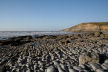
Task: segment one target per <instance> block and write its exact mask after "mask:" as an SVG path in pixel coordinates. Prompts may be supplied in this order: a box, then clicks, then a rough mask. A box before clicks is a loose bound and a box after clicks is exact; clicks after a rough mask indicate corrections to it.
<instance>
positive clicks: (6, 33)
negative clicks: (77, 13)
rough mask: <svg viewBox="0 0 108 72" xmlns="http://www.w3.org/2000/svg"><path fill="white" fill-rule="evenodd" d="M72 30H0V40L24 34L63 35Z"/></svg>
mask: <svg viewBox="0 0 108 72" xmlns="http://www.w3.org/2000/svg"><path fill="white" fill-rule="evenodd" d="M70 33H73V32H59V31H0V40H6V39H8V38H10V37H18V36H26V35H31V36H34V35H39V36H41V35H63V34H70Z"/></svg>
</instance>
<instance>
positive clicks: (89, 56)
mask: <svg viewBox="0 0 108 72" xmlns="http://www.w3.org/2000/svg"><path fill="white" fill-rule="evenodd" d="M98 62H99V55H98V54H96V53H83V54H82V55H80V57H79V64H86V63H88V64H90V63H98Z"/></svg>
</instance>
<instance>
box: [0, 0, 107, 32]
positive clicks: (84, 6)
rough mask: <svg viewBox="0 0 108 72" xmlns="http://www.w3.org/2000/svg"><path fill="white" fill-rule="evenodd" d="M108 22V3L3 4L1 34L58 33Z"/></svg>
mask: <svg viewBox="0 0 108 72" xmlns="http://www.w3.org/2000/svg"><path fill="white" fill-rule="evenodd" d="M83 22H108V0H0V31H59V30H62V29H65V28H68V27H71V26H74V25H77V24H80V23H83Z"/></svg>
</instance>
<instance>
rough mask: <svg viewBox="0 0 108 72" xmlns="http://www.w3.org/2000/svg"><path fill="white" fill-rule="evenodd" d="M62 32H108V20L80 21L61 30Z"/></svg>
mask: <svg viewBox="0 0 108 72" xmlns="http://www.w3.org/2000/svg"><path fill="white" fill-rule="evenodd" d="M62 31H64V32H94V31H102V32H108V22H89V23H81V24H78V25H75V26H72V27H70V28H66V29H64V30H62Z"/></svg>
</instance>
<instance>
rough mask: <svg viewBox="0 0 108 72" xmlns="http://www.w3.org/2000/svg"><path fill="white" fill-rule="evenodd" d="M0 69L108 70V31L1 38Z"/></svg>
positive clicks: (30, 71) (40, 71) (17, 71)
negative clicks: (105, 32) (107, 32)
mask: <svg viewBox="0 0 108 72" xmlns="http://www.w3.org/2000/svg"><path fill="white" fill-rule="evenodd" d="M0 71H1V72H108V34H104V33H102V32H91V33H76V34H71V33H69V34H62V35H59V34H57V35H41V36H38V35H34V36H31V35H26V36H17V37H11V38H8V39H6V40H0Z"/></svg>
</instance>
